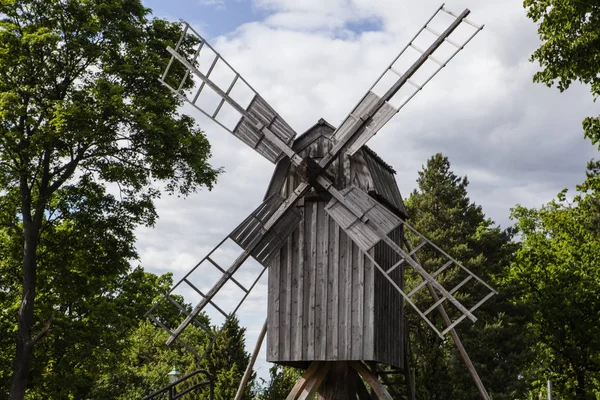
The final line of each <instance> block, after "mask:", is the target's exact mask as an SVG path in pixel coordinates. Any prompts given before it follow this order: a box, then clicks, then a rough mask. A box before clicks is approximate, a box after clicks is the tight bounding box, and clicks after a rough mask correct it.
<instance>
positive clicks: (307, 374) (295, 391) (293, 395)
mask: <svg viewBox="0 0 600 400" xmlns="http://www.w3.org/2000/svg"><path fill="white" fill-rule="evenodd" d="M322 364H323V362H322V361H313V362H312V363H311V364H310V366H309V367H308V368H307V369H306V371H304V374H302V377H301V378H300V380H299V381H298V382H296V384H295V385H294V387H293V388H292V391H291V392H290V394H288V396H287V397H286V400H296V399H297V398H298V395H299V394H300V393H301V392H302V390H303V389H304V387H305V386H306V384H307V383H308V380H309V379H310V378H311V377H312V376H313V375H314V374H315V372H317V370H318V369H319V367H320V366H321V365H322Z"/></svg>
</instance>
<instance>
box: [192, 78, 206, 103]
mask: <svg viewBox="0 0 600 400" xmlns="http://www.w3.org/2000/svg"><path fill="white" fill-rule="evenodd" d="M204 85H206V82H204V81H202V83H201V84H200V87H199V88H198V91H197V92H196V95H195V96H194V100H192V104H196V101H197V100H198V97H200V93H202V89H204Z"/></svg>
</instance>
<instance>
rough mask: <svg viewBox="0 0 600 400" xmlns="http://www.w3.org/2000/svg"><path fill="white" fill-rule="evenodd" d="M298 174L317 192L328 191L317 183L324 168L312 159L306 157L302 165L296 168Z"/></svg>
mask: <svg viewBox="0 0 600 400" xmlns="http://www.w3.org/2000/svg"><path fill="white" fill-rule="evenodd" d="M296 173H297V174H298V176H299V177H300V178H301V179H302V180H303V181H305V182H306V183H308V184H310V185H311V186H312V187H313V188H314V189H315V191H323V192H326V191H327V190H326V189H324V188H323V187H322V186H321V184H320V183H319V182H318V181H317V178H318V177H319V176H321V175H322V174H323V168H322V167H321V166H320V165H319V163H318V162H316V161H315V160H314V159H313V158H312V157H310V156H307V157H304V158H303V159H302V164H301V165H300V166H298V167H297V168H296Z"/></svg>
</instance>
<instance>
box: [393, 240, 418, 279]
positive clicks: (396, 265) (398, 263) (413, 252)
mask: <svg viewBox="0 0 600 400" xmlns="http://www.w3.org/2000/svg"><path fill="white" fill-rule="evenodd" d="M426 244H427V242H426V241H422V242H421V243H419V245H418V246H416V247H415V248H413V249H412V250H411V251H410V253H408V255H409V256H412V255H413V254H415V253H416V252H417V251H419V249H420V248H421V247H423V246H425V245H426ZM404 261H406V259H405V258H402V259H401V260H400V261H398V262H397V263H396V264H394V265H393V266H392V267H391V268H390V269H388V270H387V271H386V274H388V275H389V273H390V272H392V271H393V270H394V269H396V268H398V267H399V266H400V265H402V263H403V262H404Z"/></svg>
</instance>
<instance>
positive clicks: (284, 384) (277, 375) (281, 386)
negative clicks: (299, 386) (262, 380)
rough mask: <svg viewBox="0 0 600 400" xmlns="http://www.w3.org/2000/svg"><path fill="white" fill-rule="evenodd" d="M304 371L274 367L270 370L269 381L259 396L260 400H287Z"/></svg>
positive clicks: (279, 366)
mask: <svg viewBox="0 0 600 400" xmlns="http://www.w3.org/2000/svg"><path fill="white" fill-rule="evenodd" d="M302 373H303V371H302V370H300V369H297V368H292V367H286V366H281V365H273V366H272V367H271V368H270V369H269V381H268V382H266V384H265V385H264V387H263V388H262V389H261V391H260V393H259V394H258V396H257V399H258V400H279V399H285V398H286V397H287V396H288V394H290V392H291V391H292V389H293V388H294V385H296V383H297V382H298V380H299V379H300V378H301V377H302Z"/></svg>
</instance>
